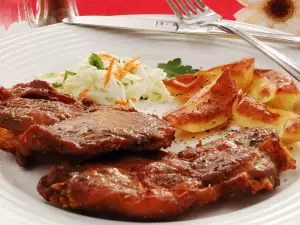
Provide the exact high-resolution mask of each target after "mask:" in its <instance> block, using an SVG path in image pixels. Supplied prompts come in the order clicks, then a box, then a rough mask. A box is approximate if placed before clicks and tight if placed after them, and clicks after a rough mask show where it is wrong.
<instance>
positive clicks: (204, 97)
mask: <svg viewBox="0 0 300 225" xmlns="http://www.w3.org/2000/svg"><path fill="white" fill-rule="evenodd" d="M236 95H237V89H236V86H235V82H234V81H233V80H232V78H231V69H230V67H227V68H226V69H225V70H224V72H223V73H222V75H221V76H220V77H219V78H218V79H217V80H216V81H214V82H213V83H211V84H210V85H208V86H205V87H204V88H203V89H201V90H200V91H199V92H198V93H197V94H196V95H194V96H193V97H192V98H191V99H189V100H188V101H187V102H186V103H185V104H183V105H182V106H181V107H180V108H178V109H176V110H174V111H171V112H169V113H167V114H165V116H164V119H165V120H167V121H169V122H171V123H172V124H173V125H174V126H175V127H176V128H179V129H182V130H184V131H188V132H192V133H197V132H201V131H205V130H209V129H212V128H215V127H218V126H220V125H222V124H224V123H226V122H227V121H228V119H230V118H231V109H232V104H233V102H234V99H235V98H236Z"/></svg>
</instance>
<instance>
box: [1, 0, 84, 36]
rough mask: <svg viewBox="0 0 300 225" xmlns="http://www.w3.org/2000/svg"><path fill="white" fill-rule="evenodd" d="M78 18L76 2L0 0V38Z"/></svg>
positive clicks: (70, 0)
mask: <svg viewBox="0 0 300 225" xmlns="http://www.w3.org/2000/svg"><path fill="white" fill-rule="evenodd" d="M73 16H78V9H77V4H76V0H0V37H1V36H3V35H9V34H12V33H16V32H24V31H25V30H27V29H30V28H36V27H41V26H46V25H50V24H54V23H60V22H61V21H62V19H63V18H65V17H69V18H72V17H73Z"/></svg>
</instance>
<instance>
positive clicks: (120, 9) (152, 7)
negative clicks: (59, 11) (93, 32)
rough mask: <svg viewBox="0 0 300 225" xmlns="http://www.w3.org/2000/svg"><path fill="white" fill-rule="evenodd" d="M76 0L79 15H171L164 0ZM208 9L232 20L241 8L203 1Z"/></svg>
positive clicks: (228, 0)
mask: <svg viewBox="0 0 300 225" xmlns="http://www.w3.org/2000/svg"><path fill="white" fill-rule="evenodd" d="M95 2H96V1H95V0H77V4H78V8H79V13H80V14H82V15H85V14H102V15H118V14H171V13H172V12H171V10H170V9H169V6H168V4H167V3H166V1H165V0H109V1H101V0H98V2H99V4H97V5H95ZM204 3H205V4H207V5H208V6H209V7H210V8H212V9H213V10H215V11H216V12H217V13H220V14H221V15H222V16H223V17H224V18H226V19H233V14H234V13H235V12H236V11H238V10H239V9H240V8H241V7H242V6H241V5H240V4H239V3H238V2H237V0H204Z"/></svg>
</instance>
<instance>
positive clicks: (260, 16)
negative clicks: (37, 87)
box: [0, 0, 300, 35]
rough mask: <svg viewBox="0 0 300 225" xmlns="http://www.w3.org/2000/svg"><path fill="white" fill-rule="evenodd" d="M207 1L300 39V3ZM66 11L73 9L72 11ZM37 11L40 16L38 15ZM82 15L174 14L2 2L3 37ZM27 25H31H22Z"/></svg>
mask: <svg viewBox="0 0 300 225" xmlns="http://www.w3.org/2000/svg"><path fill="white" fill-rule="evenodd" d="M203 1H204V3H205V4H207V5H208V6H209V7H210V8H211V9H213V10H214V11H216V12H217V13H219V14H221V15H222V16H223V18H224V19H229V20H235V19H236V20H238V21H241V22H246V23H252V24H257V25H262V26H266V27H270V28H274V29H279V30H282V31H285V32H289V33H292V34H295V35H300V0H203ZM47 7H48V8H47ZM49 8H51V9H50V11H49ZM64 8H69V9H68V10H69V11H66V10H64ZM36 9H38V10H36ZM77 10H78V11H77ZM36 11H38V12H39V13H38V14H37V15H36ZM78 13H79V15H126V14H172V12H171V10H170V9H169V6H168V4H167V3H166V1H165V0H151V1H145V0H126V1H125V0H109V1H102V0H77V1H76V0H0V35H1V34H2V35H3V34H4V32H5V30H6V31H7V29H8V31H9V32H8V33H12V32H15V31H16V30H17V28H16V27H17V26H18V27H19V28H20V27H21V28H20V30H22V29H27V28H28V23H29V24H31V27H35V26H36V25H37V26H44V25H48V24H53V23H57V22H59V21H61V18H63V17H65V16H73V15H77V14H78ZM45 15H47V18H45ZM35 16H36V17H35ZM36 18H39V24H36ZM23 21H27V22H28V23H27V24H25V23H22V22H23ZM16 22H17V23H16ZM19 23H21V24H19ZM34 23H35V24H34ZM8 33H7V32H6V34H8Z"/></svg>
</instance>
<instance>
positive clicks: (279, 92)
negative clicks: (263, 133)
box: [249, 69, 300, 111]
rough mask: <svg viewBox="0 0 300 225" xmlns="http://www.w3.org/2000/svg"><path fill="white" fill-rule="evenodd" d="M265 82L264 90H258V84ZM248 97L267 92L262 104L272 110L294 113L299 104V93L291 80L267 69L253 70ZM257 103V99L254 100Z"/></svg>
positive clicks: (284, 75)
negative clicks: (268, 93)
mask: <svg viewBox="0 0 300 225" xmlns="http://www.w3.org/2000/svg"><path fill="white" fill-rule="evenodd" d="M259 81H260V82H259ZM261 81H265V89H262V90H259V86H258V84H259V83H261ZM249 89H250V95H251V96H252V97H254V98H256V96H259V95H262V94H264V93H263V92H262V93H257V92H258V91H264V90H266V89H268V90H269V92H270V95H269V97H268V98H266V99H265V101H260V102H262V103H267V104H268V105H270V106H271V107H273V108H277V109H284V110H287V111H294V110H295V108H296V106H297V104H298V103H299V102H300V91H299V89H298V88H297V86H296V85H295V83H294V82H293V80H292V79H291V78H290V77H289V76H288V75H286V74H283V73H280V72H278V71H275V70H269V69H255V72H254V76H253V82H252V84H251V86H250V88H249ZM256 99H257V100H258V101H259V99H258V98H256Z"/></svg>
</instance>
